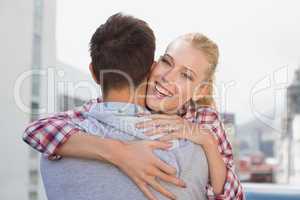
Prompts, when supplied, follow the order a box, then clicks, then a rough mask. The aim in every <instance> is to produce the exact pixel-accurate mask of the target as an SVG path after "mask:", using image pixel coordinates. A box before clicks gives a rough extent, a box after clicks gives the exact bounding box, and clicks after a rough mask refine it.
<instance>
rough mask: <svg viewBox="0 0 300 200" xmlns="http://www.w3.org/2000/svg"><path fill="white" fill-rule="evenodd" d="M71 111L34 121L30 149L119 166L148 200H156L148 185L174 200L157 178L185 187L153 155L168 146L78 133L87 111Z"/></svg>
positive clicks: (29, 130)
mask: <svg viewBox="0 0 300 200" xmlns="http://www.w3.org/2000/svg"><path fill="white" fill-rule="evenodd" d="M87 109H88V107H87V106H85V107H83V108H82V109H81V110H78V109H76V110H73V111H68V112H64V113H60V114H57V115H54V116H52V117H49V118H44V119H40V120H37V121H35V122H33V123H32V124H30V125H29V126H28V128H27V129H26V131H25V133H24V136H23V139H24V141H25V142H27V143H28V144H29V145H30V146H31V147H33V148H35V149H36V150H38V151H40V152H42V153H44V154H46V155H48V156H50V158H51V157H55V158H56V157H57V156H68V157H77V158H83V159H93V160H99V161H106V162H109V163H112V164H114V165H116V166H118V167H119V168H120V169H121V170H122V171H124V172H125V174H127V175H128V176H129V177H130V178H131V179H132V180H133V181H134V182H135V183H136V184H137V185H138V187H139V188H140V189H141V190H142V191H143V193H144V194H145V195H146V196H147V198H149V199H156V198H155V197H154V195H153V194H152V193H151V192H150V190H149V187H148V185H150V186H151V187H153V188H154V189H155V190H157V191H158V192H160V193H162V194H163V195H165V196H167V197H168V198H171V199H174V198H175V197H174V195H173V194H171V193H170V192H169V191H167V190H166V189H165V188H163V187H162V186H161V185H160V184H159V183H158V182H157V181H156V179H155V177H157V178H160V179H162V180H164V181H166V182H169V183H171V184H175V185H177V186H180V187H184V183H183V182H182V181H181V180H179V179H177V178H176V176H175V174H176V170H175V169H174V168H172V167H170V166H168V165H167V164H165V163H164V162H163V161H161V160H160V159H158V158H157V157H156V156H154V154H153V153H152V151H153V149H156V148H162V149H165V148H169V145H170V144H168V143H162V142H159V141H137V142H130V143H124V142H121V141H118V140H112V139H105V138H101V137H98V136H93V135H89V134H87V133H84V132H82V131H80V129H78V128H77V127H76V125H75V124H74V121H76V120H82V119H83V115H82V113H83V112H84V111H85V110H87Z"/></svg>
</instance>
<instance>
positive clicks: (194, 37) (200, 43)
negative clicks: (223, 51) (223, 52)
mask: <svg viewBox="0 0 300 200" xmlns="http://www.w3.org/2000/svg"><path fill="white" fill-rule="evenodd" d="M179 38H180V39H183V40H185V41H187V42H190V43H191V45H192V46H193V47H195V48H196V49H198V50H200V51H201V52H202V53H203V54H204V56H205V58H206V59H207V61H208V63H209V66H208V70H207V78H206V80H205V81H206V82H207V83H206V84H207V85H208V95H207V96H205V97H201V98H200V99H199V100H198V101H197V102H194V103H195V104H197V105H198V106H201V105H212V104H214V101H213V82H214V79H215V76H214V74H215V71H216V68H217V65H218V61H219V48H218V46H217V44H216V43H215V42H213V41H212V40H211V39H209V38H208V37H206V36H205V35H203V34H201V33H188V34H185V35H182V36H180V37H179Z"/></svg>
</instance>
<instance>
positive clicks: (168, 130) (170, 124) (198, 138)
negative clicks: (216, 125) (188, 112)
mask: <svg viewBox="0 0 300 200" xmlns="http://www.w3.org/2000/svg"><path fill="white" fill-rule="evenodd" d="M146 116H147V117H149V118H150V120H148V121H146V122H139V123H137V124H136V127H137V128H141V129H148V130H147V131H145V132H144V133H145V134H146V135H147V136H153V135H161V134H162V135H163V136H162V137H160V140H161V141H169V140H174V139H188V140H190V141H192V142H194V143H196V144H199V145H202V146H203V148H205V147H209V146H211V145H212V144H213V145H214V144H215V143H216V141H215V139H214V138H213V136H212V134H210V131H209V130H208V129H207V128H205V127H204V126H201V125H199V124H196V123H192V122H190V121H187V120H186V119H184V118H182V117H180V116H178V115H165V114H151V115H146Z"/></svg>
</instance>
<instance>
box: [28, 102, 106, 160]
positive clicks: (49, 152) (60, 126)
mask: <svg viewBox="0 0 300 200" xmlns="http://www.w3.org/2000/svg"><path fill="white" fill-rule="evenodd" d="M100 101H101V100H100V99H93V100H90V101H88V102H87V103H85V104H84V105H83V106H81V107H77V108H75V109H73V110H69V111H66V112H60V113H57V114H54V115H52V116H50V117H47V118H42V119H39V120H37V121H34V122H32V123H31V124H29V125H28V126H27V128H26V129H25V131H24V133H23V140H24V141H25V142H26V143H27V144H28V145H29V146H31V147H32V148H34V149H35V150H37V151H39V152H41V153H43V154H44V155H45V156H47V157H48V158H49V159H59V158H60V157H59V156H57V155H55V151H56V149H57V148H58V147H59V146H61V145H62V144H64V143H65V142H66V141H67V139H68V138H69V137H70V136H71V135H73V134H75V133H77V132H78V131H79V130H80V128H78V127H77V126H76V125H75V123H74V122H75V121H81V120H83V119H84V116H83V113H84V112H86V111H88V110H89V109H90V107H91V106H92V105H93V104H95V103H97V102H100Z"/></svg>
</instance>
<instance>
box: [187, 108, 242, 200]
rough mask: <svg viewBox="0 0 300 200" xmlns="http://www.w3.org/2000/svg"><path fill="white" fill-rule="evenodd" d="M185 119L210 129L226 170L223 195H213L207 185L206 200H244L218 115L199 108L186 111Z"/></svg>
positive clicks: (211, 109) (210, 187) (209, 109)
mask: <svg viewBox="0 0 300 200" xmlns="http://www.w3.org/2000/svg"><path fill="white" fill-rule="evenodd" d="M185 117H186V118H187V119H191V120H192V121H193V122H196V123H199V124H201V125H206V126H207V127H209V128H210V129H211V133H212V134H213V135H214V137H215V138H216V139H217V141H218V150H219V152H220V153H221V156H222V158H223V160H224V162H225V165H226V168H227V176H226V182H225V184H224V190H223V193H222V194H218V195H215V194H214V192H213V188H212V186H211V185H210V184H208V185H207V187H206V189H207V197H208V199H211V200H212V199H218V200H221V199H222V200H233V199H234V200H244V199H245V196H244V191H243V188H242V185H241V183H240V181H239V178H238V176H237V174H236V173H235V165H234V161H233V152H232V147H231V144H230V142H229V140H228V138H227V135H226V133H225V129H224V125H223V123H222V122H221V120H220V116H219V113H218V112H217V111H216V110H215V109H213V108H210V107H201V108H199V109H197V110H195V109H188V112H187V114H186V116H185Z"/></svg>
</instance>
